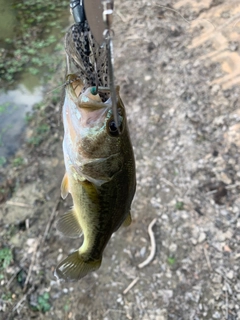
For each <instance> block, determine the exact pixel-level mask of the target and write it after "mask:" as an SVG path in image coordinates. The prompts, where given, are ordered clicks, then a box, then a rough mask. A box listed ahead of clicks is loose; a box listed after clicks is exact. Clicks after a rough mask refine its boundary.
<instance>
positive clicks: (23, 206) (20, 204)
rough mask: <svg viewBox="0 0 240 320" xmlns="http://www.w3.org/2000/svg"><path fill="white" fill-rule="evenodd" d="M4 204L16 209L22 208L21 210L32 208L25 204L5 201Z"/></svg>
mask: <svg viewBox="0 0 240 320" xmlns="http://www.w3.org/2000/svg"><path fill="white" fill-rule="evenodd" d="M6 204H9V205H11V206H16V207H22V208H32V207H33V206H32V205H30V204H27V203H23V202H14V201H10V200H9V201H6Z"/></svg>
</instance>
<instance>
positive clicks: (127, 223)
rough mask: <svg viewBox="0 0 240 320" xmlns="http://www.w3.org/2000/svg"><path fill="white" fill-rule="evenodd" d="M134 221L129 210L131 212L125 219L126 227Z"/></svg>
mask: <svg viewBox="0 0 240 320" xmlns="http://www.w3.org/2000/svg"><path fill="white" fill-rule="evenodd" d="M131 223H132V217H131V213H130V212H129V214H128V215H127V218H126V219H125V220H124V221H123V224H122V225H123V226H124V227H128V226H130V224H131Z"/></svg>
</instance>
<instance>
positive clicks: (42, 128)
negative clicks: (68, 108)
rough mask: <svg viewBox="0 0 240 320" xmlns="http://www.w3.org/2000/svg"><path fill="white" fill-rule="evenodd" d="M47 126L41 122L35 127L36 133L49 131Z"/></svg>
mask: <svg viewBox="0 0 240 320" xmlns="http://www.w3.org/2000/svg"><path fill="white" fill-rule="evenodd" d="M49 129H50V128H49V126H48V125H47V124H42V125H40V126H39V127H37V133H38V134H43V133H46V132H48V131H49Z"/></svg>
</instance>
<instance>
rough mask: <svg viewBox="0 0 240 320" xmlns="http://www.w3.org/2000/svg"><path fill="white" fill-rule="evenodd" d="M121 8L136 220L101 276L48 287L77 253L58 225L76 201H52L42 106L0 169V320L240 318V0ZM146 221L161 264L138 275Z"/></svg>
mask: <svg viewBox="0 0 240 320" xmlns="http://www.w3.org/2000/svg"><path fill="white" fill-rule="evenodd" d="M115 4H116V5H115V19H114V23H115V25H114V30H115V43H114V45H115V52H114V54H115V69H116V71H115V75H116V80H117V83H118V84H119V85H120V87H121V95H122V99H123V101H124V103H125V105H126V109H127V112H128V118H129V127H130V132H131V137H132V143H133V146H134V151H135V157H136V166H137V183H138V186H137V192H136V196H135V199H134V202H133V205H132V217H133V223H132V225H131V226H130V227H128V228H122V229H120V230H119V231H118V232H117V233H116V234H114V235H113V237H112V239H111V241H110V242H109V245H108V246H107V248H106V250H105V252H104V258H103V262H102V266H101V268H100V269H99V270H98V271H97V272H95V273H92V274H89V275H88V276H87V277H85V278H84V279H82V280H81V281H79V282H77V283H58V282H56V280H55V278H54V277H53V270H54V268H55V266H56V264H57V263H58V261H60V260H61V259H62V258H63V257H65V256H66V255H67V254H68V253H69V252H70V251H71V250H73V249H75V248H78V247H79V245H80V243H78V241H75V240H74V241H73V240H69V239H66V238H63V237H60V235H59V234H58V233H57V231H56V228H55V218H56V216H57V214H61V213H63V212H65V211H66V210H67V208H68V207H69V206H70V205H71V198H70V197H68V199H67V200H66V201H62V200H61V199H60V184H61V180H62V177H63V174H64V163H63V155H62V149H61V140H62V135H63V128H62V125H61V115H60V110H61V102H60V100H61V99H59V100H58V101H57V103H53V102H49V101H48V102H46V104H45V105H44V106H43V107H42V108H41V109H40V110H37V111H36V113H35V116H34V119H33V121H32V123H31V124H30V128H29V129H28V133H27V134H28V135H29V136H32V135H33V134H34V128H36V126H38V125H39V123H47V124H49V126H50V132H48V133H47V134H45V136H43V139H42V140H43V141H42V142H41V143H40V144H39V145H38V146H37V147H34V148H29V146H28V145H27V144H25V145H23V148H22V150H21V151H19V154H21V155H22V156H23V157H24V159H25V160H24V161H25V162H24V164H23V165H22V166H21V167H19V168H13V167H11V166H9V167H7V168H4V169H2V170H1V173H2V177H3V176H4V177H5V179H3V178H2V179H1V180H2V181H1V183H2V185H4V186H5V189H4V190H5V191H6V190H7V191H6V192H5V193H4V195H2V199H1V200H2V204H1V206H0V235H1V238H0V245H1V246H2V247H8V248H11V250H12V252H13V261H12V263H11V264H10V265H9V266H8V267H7V268H6V269H4V270H2V272H1V274H2V277H1V278H2V279H1V280H0V285H1V287H0V288H1V289H0V291H1V294H2V296H1V297H0V298H1V299H0V310H1V311H0V318H1V319H32V318H35V319H61V320H62V319H74V320H80V319H81V320H82V319H83V320H85V319H87V320H95V319H96V320H101V319H103V320H115V319H116V320H125V319H136V320H138V319H142V320H148V319H154V320H167V319H169V320H171V319H173V320H177V319H178V320H180V319H181V320H185V319H192V320H198V319H227V320H237V319H240V273H239V271H240V268H239V264H240V219H239V217H240V215H239V210H240V199H239V191H240V96H239V94H240V87H239V83H240V4H239V1H235V0H231V1H226V0H225V1H224V0H205V1H187V0H181V1H165V0H162V1H151V0H149V1H145V0H140V1H130V0H129V1H123V2H121V1H118V0H116V1H115ZM163 6H168V8H169V9H166V8H164V7H163ZM175 10H176V11H175ZM58 78H59V75H58ZM154 218H157V222H156V224H155V225H154V227H153V232H154V237H155V242H156V254H155V257H154V259H153V261H151V262H150V263H149V264H148V265H147V266H145V267H144V268H142V269H139V268H138V265H139V263H141V262H143V261H144V260H145V259H146V258H147V257H148V255H149V252H150V247H151V245H150V240H149V235H148V225H149V223H150V222H151V221H152V220H153V219H154ZM26 279H27V286H25V288H24V285H25V283H26ZM132 281H134V282H135V285H134V286H133V287H132V288H130V289H129V290H127V292H126V291H125V293H123V292H124V290H125V289H126V288H127V287H128V286H129V284H131V283H132ZM24 289H25V290H24Z"/></svg>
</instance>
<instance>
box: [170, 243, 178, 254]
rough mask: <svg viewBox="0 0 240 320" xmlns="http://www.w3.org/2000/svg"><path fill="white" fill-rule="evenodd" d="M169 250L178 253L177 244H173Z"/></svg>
mask: <svg viewBox="0 0 240 320" xmlns="http://www.w3.org/2000/svg"><path fill="white" fill-rule="evenodd" d="M169 250H170V252H176V251H177V245H176V244H175V243H172V244H171V245H170V246H169Z"/></svg>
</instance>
